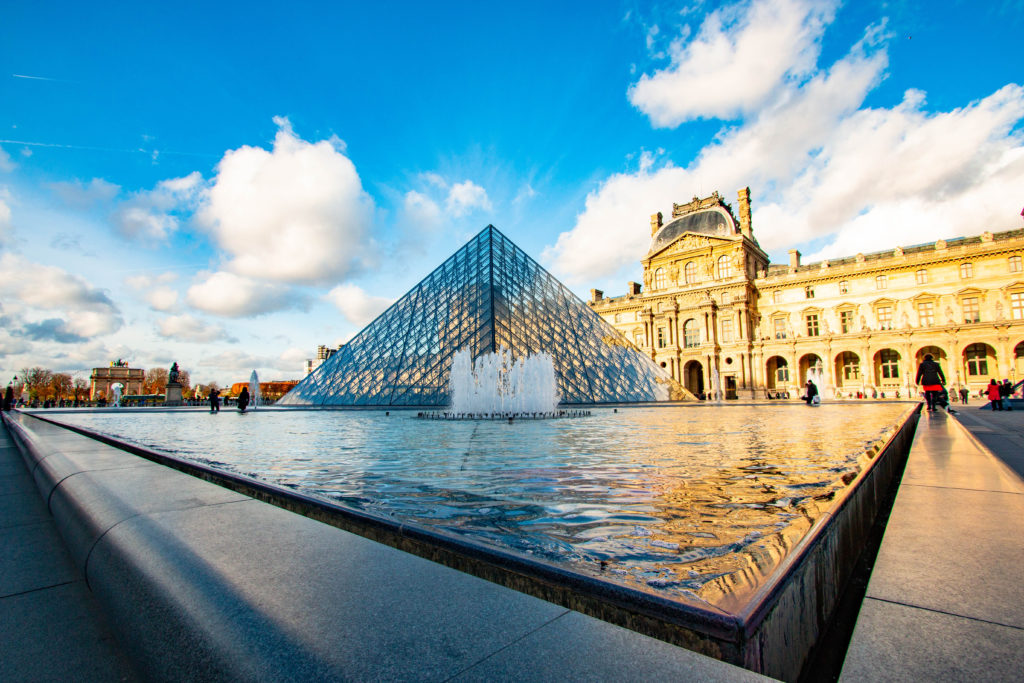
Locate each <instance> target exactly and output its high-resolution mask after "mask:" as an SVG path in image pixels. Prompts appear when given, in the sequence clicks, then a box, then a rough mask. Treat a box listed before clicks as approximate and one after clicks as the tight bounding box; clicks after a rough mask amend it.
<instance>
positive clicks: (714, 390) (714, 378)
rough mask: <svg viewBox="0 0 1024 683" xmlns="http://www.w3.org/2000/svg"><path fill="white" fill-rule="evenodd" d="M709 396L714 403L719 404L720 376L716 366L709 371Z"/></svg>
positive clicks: (720, 396) (720, 398) (720, 400)
mask: <svg viewBox="0 0 1024 683" xmlns="http://www.w3.org/2000/svg"><path fill="white" fill-rule="evenodd" d="M711 396H712V398H713V400H714V402H715V403H717V404H719V405H721V403H722V376H721V375H720V374H719V372H718V368H714V369H713V370H712V371H711Z"/></svg>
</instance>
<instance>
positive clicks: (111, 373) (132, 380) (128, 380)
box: [89, 360, 146, 401]
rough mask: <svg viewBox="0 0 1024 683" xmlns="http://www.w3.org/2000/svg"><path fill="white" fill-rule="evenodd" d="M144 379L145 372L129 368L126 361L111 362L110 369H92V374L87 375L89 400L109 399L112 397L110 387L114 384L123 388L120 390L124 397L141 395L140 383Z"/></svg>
mask: <svg viewBox="0 0 1024 683" xmlns="http://www.w3.org/2000/svg"><path fill="white" fill-rule="evenodd" d="M145 379H146V371H145V370H143V369H141V368H129V367H128V362H127V361H122V360H116V361H111V362H110V367H106V368H93V369H92V374H91V375H89V382H90V385H89V400H90V401H95V400H96V399H97V398H100V397H103V398H106V399H109V398H110V397H111V395H112V393H111V391H110V387H112V386H113V385H114V384H122V385H123V386H124V389H122V390H121V393H122V395H124V396H127V395H129V394H141V393H142V383H143V381H144V380H145Z"/></svg>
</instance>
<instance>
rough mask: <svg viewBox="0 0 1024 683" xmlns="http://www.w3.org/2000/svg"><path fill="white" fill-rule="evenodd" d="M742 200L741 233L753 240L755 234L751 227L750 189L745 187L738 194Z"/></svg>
mask: <svg viewBox="0 0 1024 683" xmlns="http://www.w3.org/2000/svg"><path fill="white" fill-rule="evenodd" d="M737 194H738V195H739V200H740V232H741V233H743V235H744V236H745V237H749V238H751V239H753V237H754V232H753V228H752V227H751V225H750V188H749V187H744V188H743V189H742V190H740V191H739V192H738V193H737Z"/></svg>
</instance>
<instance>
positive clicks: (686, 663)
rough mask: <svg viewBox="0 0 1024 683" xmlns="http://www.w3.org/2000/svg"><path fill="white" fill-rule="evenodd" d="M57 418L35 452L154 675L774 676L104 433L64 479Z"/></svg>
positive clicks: (102, 588)
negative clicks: (248, 492)
mask: <svg viewBox="0 0 1024 683" xmlns="http://www.w3.org/2000/svg"><path fill="white" fill-rule="evenodd" d="M12 417H13V418H14V420H15V421H20V420H21V419H23V418H22V417H21V416H18V415H14V416H12ZM43 424H44V423H40V422H39V421H36V420H32V428H31V429H30V428H26V427H25V426H23V425H18V424H15V425H14V429H15V431H16V433H17V434H18V435H19V439H20V440H21V441H22V452H23V456H24V458H25V460H26V464H27V465H28V466H29V467H30V468H32V469H33V470H35V472H36V473H37V476H36V477H34V481H35V482H36V485H37V487H38V488H39V489H40V490H41V492H43V493H44V494H47V491H49V493H48V494H47V495H46V498H47V499H48V503H49V507H50V510H51V511H52V513H53V519H54V521H55V522H56V525H57V527H58V529H60V531H61V535H62V536H63V538H64V540H65V542H67V543H68V545H69V549H70V551H71V555H72V557H73V558H75V562H74V565H75V568H76V570H77V571H79V572H81V574H80V575H84V576H85V578H86V580H87V581H88V586H89V588H91V591H92V594H93V595H95V597H96V599H97V600H98V602H99V603H100V604H101V605H102V606H103V608H104V610H105V611H106V613H107V614H108V615H109V616H110V621H111V623H112V624H113V626H114V629H115V631H116V633H117V634H118V636H119V639H120V641H121V642H122V643H123V645H124V647H125V648H126V650H127V651H128V653H129V655H130V656H131V659H132V660H133V661H134V662H135V663H136V666H137V667H138V668H139V670H140V671H141V672H142V674H143V675H144V676H145V677H146V678H152V679H155V680H210V679H230V680H300V679H301V680H310V679H324V680H341V679H394V680H448V679H453V678H462V679H464V680H473V679H482V678H488V679H489V680H494V679H513V678H514V679H516V680H569V679H579V678H591V679H615V680H637V681H639V680H652V678H683V679H694V680H721V681H743V680H750V681H753V680H766V679H764V677H762V676H759V675H757V674H755V673H752V672H750V671H747V670H744V669H741V668H739V667H736V666H732V665H730V664H727V663H725V662H721V661H718V660H715V659H711V658H708V657H704V656H701V655H699V654H697V653H694V652H692V651H689V650H685V649H682V648H679V647H676V646H674V645H671V644H668V643H665V642H661V641H659V640H656V639H653V638H650V637H647V636H644V635H641V634H639V633H636V632H633V631H630V630H627V629H624V628H621V627H619V626H614V625H612V624H609V623H606V622H603V621H601V620H598V619H594V618H592V617H589V616H585V615H583V614H580V613H578V612H574V611H572V610H569V609H566V608H565V607H562V606H559V605H556V604H553V603H550V602H547V601H544V600H541V599H538V598H535V597H532V596H529V595H525V594H523V593H520V592H517V591H514V590H511V589H509V588H506V587H504V586H500V585H497V584H495V583H492V582H489V581H486V580H483V579H480V578H477V577H474V576H470V575H468V574H465V573H462V572H459V571H456V570H454V569H451V568H449V567H446V566H443V565H440V564H437V563H435V562H431V561H430V560H427V559H424V558H421V557H417V556H414V555H410V554H408V553H405V552H402V551H401V550H398V549H395V548H392V547H389V546H386V545H382V544H380V543H376V542H374V541H372V540H369V539H367V538H363V537H361V536H358V535H355V534H352V533H349V532H346V531H344V530H342V529H338V528H336V527H333V526H328V525H326V524H321V523H319V522H317V521H315V520H313V519H310V518H308V517H304V516H301V515H297V514H293V513H291V512H289V511H287V510H284V509H281V508H279V507H274V506H271V505H267V504H265V503H263V502H260V501H258V500H254V499H252V498H249V497H246V496H240V495H238V494H237V493H235V492H233V491H230V490H227V489H224V488H222V487H219V486H216V485H213V484H211V483H208V482H205V481H202V480H200V479H196V478H194V477H189V476H187V475H184V474H181V473H179V472H176V471H174V470H171V469H169V468H167V467H163V466H159V465H152V463H147V466H138V465H137V463H134V464H133V461H138V460H139V458H138V457H137V456H134V455H132V454H130V453H122V454H121V457H122V458H123V459H124V467H116V466H112V465H113V463H112V462H111V459H112V458H113V457H114V455H115V454H111V453H109V452H106V451H105V450H104V448H102V447H101V446H102V445H101V444H97V449H96V450H97V460H96V464H97V469H92V468H91V467H90V463H89V461H88V455H87V452H88V449H76V451H75V452H76V457H77V458H78V459H77V460H75V461H74V462H73V463H72V464H73V467H71V468H70V469H68V468H66V467H65V465H67V462H64V461H60V462H61V467H65V469H61V470H59V475H57V476H59V477H60V478H59V480H58V481H57V482H56V483H55V484H53V485H52V487H51V484H52V482H50V481H49V479H50V478H51V477H50V476H49V475H46V476H42V475H38V472H39V471H40V469H41V467H42V465H41V463H44V462H45V461H46V460H48V459H50V458H52V457H54V456H55V455H56V454H57V451H54V452H50V451H49V450H48V448H47V434H46V432H47V431H49V429H50V428H48V427H44V426H42V425H43ZM37 425H38V426H39V429H40V432H42V433H36V432H35V431H34V428H35V427H36V426H37ZM54 429H59V428H56V427H54ZM61 431H62V432H63V433H64V434H65V435H66V434H67V432H66V431H64V430H61ZM57 434H58V432H50V435H54V436H55V435H57ZM77 438H79V439H84V438H85V437H81V436H79V437H77ZM69 441H70V440H68V439H65V438H55V439H54V443H55V444H56V445H55V448H58V449H59V448H60V447H62V446H63V447H67V445H68V444H69ZM65 455H66V454H65ZM69 462H70V461H69ZM72 469H73V470H75V471H73V472H72V471H71V470H72ZM186 480H188V481H186ZM28 481H29V480H28V479H25V478H23V479H22V483H23V484H25V485H27V482H28ZM154 489H155V490H159V491H160V492H161V493H160V494H159V495H147V492H148V491H151V490H154ZM164 496H167V497H169V498H170V500H169V501H164V502H159V499H160V498H161V497H164ZM111 498H114V499H115V500H111ZM51 618H55V617H52V615H51ZM569 639H571V645H569V644H567V643H568V641H569ZM552 643H556V644H558V645H557V646H556V647H555V650H556V651H557V650H561V656H560V657H557V658H555V659H547V658H542V655H543V654H544V653H549V652H551V651H552ZM566 650H571V651H572V655H571V656H566V654H565V652H566Z"/></svg>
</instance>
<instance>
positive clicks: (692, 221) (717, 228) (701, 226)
mask: <svg viewBox="0 0 1024 683" xmlns="http://www.w3.org/2000/svg"><path fill="white" fill-rule="evenodd" d="M687 232H695V233H697V234H699V235H717V236H720V237H730V236H732V235H734V234H736V227H735V226H734V225H733V222H732V219H730V218H728V217H726V215H725V211H724V209H719V208H718V207H710V208H707V209H704V210H702V211H695V212H694V213H688V214H686V215H685V216H680V217H679V218H676V219H675V220H673V221H671V222H669V223H666V224H665V225H664V226H663V227H662V228H661V230H659V231H658V232H657V233H655V235H654V238H653V239H652V240H651V249H650V251H649V252H647V253H648V255H650V254H654V253H656V252H659V251H661V250H662V249H664V248H665V247H667V246H668V245H670V244H672V243H673V242H674V241H676V240H677V239H679V237H680V236H681V235H683V234H684V233H687Z"/></svg>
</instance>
